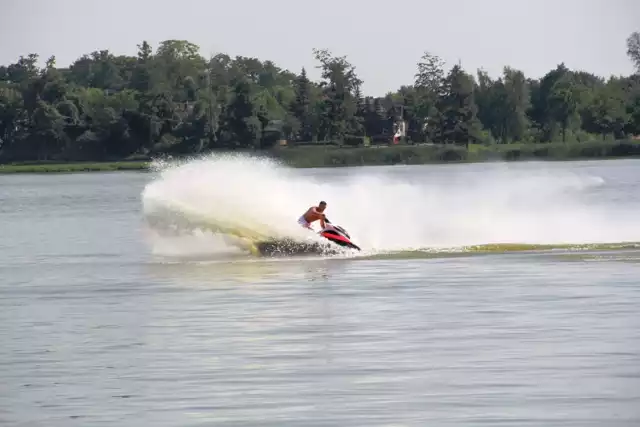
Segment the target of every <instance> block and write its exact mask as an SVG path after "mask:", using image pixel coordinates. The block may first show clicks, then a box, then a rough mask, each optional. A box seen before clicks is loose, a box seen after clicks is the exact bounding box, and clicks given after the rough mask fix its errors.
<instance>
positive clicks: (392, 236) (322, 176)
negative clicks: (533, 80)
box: [143, 155, 640, 251]
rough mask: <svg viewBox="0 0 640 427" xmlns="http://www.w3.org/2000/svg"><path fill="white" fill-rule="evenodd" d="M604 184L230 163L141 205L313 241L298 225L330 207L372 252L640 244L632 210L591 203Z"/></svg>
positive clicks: (538, 176) (474, 170)
mask: <svg viewBox="0 0 640 427" xmlns="http://www.w3.org/2000/svg"><path fill="white" fill-rule="evenodd" d="M604 183H605V182H604V180H603V179H602V178H600V177H598V176H589V175H585V174H578V173H576V172H572V171H571V170H570V169H569V168H566V169H560V168H557V167H548V168H547V167H544V166H541V165H538V166H536V167H533V168H532V167H530V165H529V166H528V167H524V166H523V165H522V164H519V165H518V164H510V165H507V164H502V165H496V164H493V165H482V164H480V165H456V166H451V165H443V166H421V167H403V166H398V167H393V168H375V167H371V168H349V169H321V170H313V171H311V170H304V169H292V168H288V167H285V166H283V165H280V164H278V163H277V162H275V161H272V160H267V159H258V158H252V157H246V156H229V155H224V156H208V157H204V158H201V159H198V160H193V161H190V162H186V163H184V164H181V165H177V166H172V167H168V168H165V169H164V170H162V171H161V173H160V176H159V177H158V179H156V180H155V181H154V182H152V183H150V184H149V185H148V186H147V187H146V188H145V190H144V193H143V204H144V213H145V215H148V216H151V215H162V214H164V212H168V211H180V212H181V214H182V215H184V216H185V217H187V218H191V219H193V220H194V222H196V223H197V222H200V223H208V224H212V225H215V224H218V225H219V224H224V225H225V226H226V227H233V228H240V229H245V230H250V231H251V232H253V233H257V234H260V235H265V236H276V237H285V236H287V237H293V238H305V237H308V235H309V233H308V231H306V230H303V229H302V228H301V227H300V226H299V225H298V224H297V223H296V220H297V218H298V217H299V216H300V215H301V214H302V213H303V212H304V211H305V210H306V209H307V208H308V207H309V206H311V205H314V204H317V202H319V201H320V200H326V201H327V203H328V207H327V211H326V213H327V216H328V217H329V218H330V219H331V221H332V222H334V223H336V224H339V225H342V226H344V227H345V228H346V229H347V230H348V231H349V232H350V234H351V237H352V238H353V240H354V242H356V243H357V244H358V245H360V246H361V247H362V248H363V249H365V250H366V251H402V250H415V249H424V248H451V247H459V246H466V245H480V244H489V243H526V244H564V243H572V244H582V243H615V242H622V241H640V223H639V221H637V220H636V218H635V214H634V211H633V209H627V210H625V209H624V208H623V207H621V206H612V205H610V204H607V203H604V202H603V203H598V204H593V203H591V202H587V201H586V199H585V197H584V196H585V193H586V192H588V191H594V190H596V191H597V190H598V187H600V186H602V185H603V184H604ZM595 200H598V199H595ZM176 242H178V240H176ZM218 244H220V243H218ZM165 245H166V242H165Z"/></svg>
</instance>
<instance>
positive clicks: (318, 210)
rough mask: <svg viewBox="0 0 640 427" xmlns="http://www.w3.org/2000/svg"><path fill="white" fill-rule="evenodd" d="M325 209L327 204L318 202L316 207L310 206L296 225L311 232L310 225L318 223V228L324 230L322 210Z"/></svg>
mask: <svg viewBox="0 0 640 427" xmlns="http://www.w3.org/2000/svg"><path fill="white" fill-rule="evenodd" d="M326 207H327V202H320V204H318V206H317V207H316V206H311V207H310V208H309V209H307V211H306V212H305V213H304V215H302V216H301V217H300V218H299V219H298V224H300V225H301V226H303V227H304V228H308V229H309V230H313V228H311V223H312V222H315V221H318V220H319V221H320V226H321V227H322V229H323V230H324V228H325V227H326V226H327V225H326V223H325V219H326V217H325V215H324V210H325V209H326Z"/></svg>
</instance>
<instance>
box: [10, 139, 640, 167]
mask: <svg viewBox="0 0 640 427" xmlns="http://www.w3.org/2000/svg"><path fill="white" fill-rule="evenodd" d="M252 153H253V154H255V152H252ZM263 154H265V155H267V156H270V157H273V158H276V159H281V160H283V161H284V162H285V163H287V164H289V165H290V166H293V167H299V168H309V167H339V166H366V165H368V166H373V165H396V164H407V165H418V164H434V163H464V162H487V161H517V160H581V159H613V158H624V157H640V141H615V142H612V141H591V142H581V143H566V144H565V143H545V144H503V145H502V144H501V145H490V146H482V145H470V146H469V148H468V149H467V148H465V147H463V146H454V145H446V146H441V145H397V146H390V147H389V146H379V147H376V146H373V147H348V148H347V147H337V146H330V145H318V146H308V145H307V146H302V147H278V148H275V149H273V150H269V151H266V152H263ZM149 165H150V162H149V161H121V162H91V163H35V162H33V163H28V164H27V163H22V164H4V165H0V173H46V172H90V171H100V172H105V171H118V170H146V169H148V168H149Z"/></svg>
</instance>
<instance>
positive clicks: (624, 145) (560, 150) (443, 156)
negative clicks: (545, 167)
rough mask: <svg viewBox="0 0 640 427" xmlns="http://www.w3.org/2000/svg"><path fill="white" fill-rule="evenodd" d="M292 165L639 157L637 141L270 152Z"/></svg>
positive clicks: (291, 149) (316, 148)
mask: <svg viewBox="0 0 640 427" xmlns="http://www.w3.org/2000/svg"><path fill="white" fill-rule="evenodd" d="M273 155H274V157H277V158H280V159H282V160H284V161H285V162H287V163H288V164H290V165H292V166H296V167H331V166H361V165H394V164H409V165H411V164H434V163H464V162H488V161H517V160H582V159H612V158H624V157H636V156H639V157H640V141H615V142H613V141H592V142H581V143H545V144H496V145H490V146H483V145H470V146H469V148H468V149H467V148H465V147H463V146H454V145H445V146H442V145H397V146H392V147H387V146H382V147H358V148H336V147H324V146H320V147H308V146H305V147H285V148H278V149H276V150H274V152H273Z"/></svg>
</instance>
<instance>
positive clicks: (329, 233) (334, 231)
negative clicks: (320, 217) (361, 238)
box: [319, 218, 361, 250]
mask: <svg viewBox="0 0 640 427" xmlns="http://www.w3.org/2000/svg"><path fill="white" fill-rule="evenodd" d="M325 223H326V226H325V228H324V230H322V231H321V232H320V233H319V234H320V235H321V236H322V237H324V238H325V239H327V240H329V241H331V242H333V243H335V244H336V245H339V246H342V247H346V248H351V249H356V250H361V249H360V247H358V245H356V244H355V243H353V242H352V241H351V236H349V233H347V230H345V229H344V228H342V227H340V226H339V225H333V224H331V223H330V222H329V220H328V219H327V218H325Z"/></svg>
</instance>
